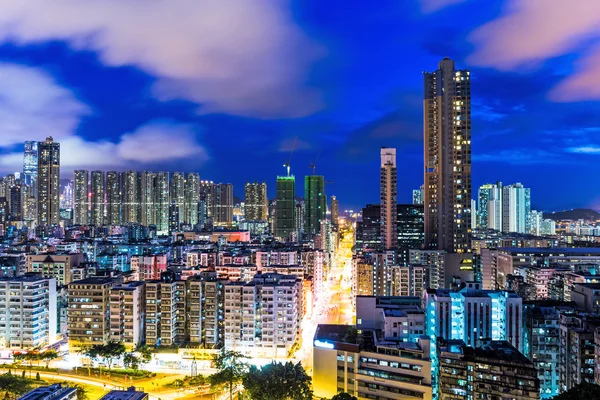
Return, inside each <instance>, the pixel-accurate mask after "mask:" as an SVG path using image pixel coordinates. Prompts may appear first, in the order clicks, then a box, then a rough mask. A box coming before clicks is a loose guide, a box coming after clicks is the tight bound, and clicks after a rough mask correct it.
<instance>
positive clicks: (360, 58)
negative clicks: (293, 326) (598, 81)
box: [0, 0, 599, 210]
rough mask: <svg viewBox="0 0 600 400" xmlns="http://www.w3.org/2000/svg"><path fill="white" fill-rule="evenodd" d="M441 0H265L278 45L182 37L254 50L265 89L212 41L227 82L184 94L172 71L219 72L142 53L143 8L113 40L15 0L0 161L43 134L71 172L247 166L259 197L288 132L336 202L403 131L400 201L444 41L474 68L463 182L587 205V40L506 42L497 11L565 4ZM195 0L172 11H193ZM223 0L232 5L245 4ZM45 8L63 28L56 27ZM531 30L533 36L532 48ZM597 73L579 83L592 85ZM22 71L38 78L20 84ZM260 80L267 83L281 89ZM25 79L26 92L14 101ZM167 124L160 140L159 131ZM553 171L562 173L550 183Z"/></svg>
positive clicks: (187, 76) (3, 45)
mask: <svg viewBox="0 0 600 400" xmlns="http://www.w3.org/2000/svg"><path fill="white" fill-rule="evenodd" d="M451 3H459V4H450V5H448V6H447V7H442V5H443V4H448V2H447V1H446V2H435V1H432V0H429V1H425V0H423V1H422V2H418V1H414V2H403V3H402V5H398V4H396V2H386V1H384V2H382V4H381V7H380V8H378V10H370V9H369V8H366V7H365V6H363V5H361V4H360V3H359V2H351V3H350V4H349V5H348V6H349V7H348V10H347V11H346V12H345V13H344V15H343V18H338V17H337V16H336V14H335V13H333V12H332V11H331V9H330V7H328V6H327V5H326V4H323V3H315V2H311V1H309V2H303V3H302V4H299V3H292V7H291V10H292V14H293V15H290V10H288V9H283V10H282V9H279V8H277V6H264V7H274V9H273V10H269V11H272V14H269V13H265V15H267V14H268V15H270V16H269V17H267V16H263V15H257V20H259V21H261V22H264V25H265V26H273V27H274V28H273V29H281V30H282V31H284V32H285V34H284V35H282V37H283V38H286V39H288V41H287V42H286V41H285V40H284V42H285V43H286V44H285V45H284V44H282V43H279V42H275V43H270V44H272V46H270V47H269V46H267V47H268V50H264V49H263V52H262V53H261V52H258V51H257V52H256V53H257V54H258V55H259V56H260V57H262V59H263V60H266V61H267V64H269V65H265V63H264V62H263V61H261V60H257V58H259V57H256V55H255V54H253V50H256V46H255V42H254V41H252V40H251V39H248V50H249V51H247V52H245V51H244V52H242V53H241V54H238V53H235V51H236V50H235V49H232V48H231V46H227V45H228V44H229V42H228V40H227V39H224V38H223V37H222V36H223V35H221V33H222V32H220V31H219V30H218V29H216V32H211V34H208V35H203V39H202V40H201V41H199V43H198V46H197V47H199V48H200V49H198V48H196V47H193V43H190V42H189V41H183V42H182V43H181V45H182V46H183V47H184V48H186V49H188V48H193V49H194V50H197V51H199V52H202V51H204V49H205V48H206V47H209V48H210V46H209V45H210V44H215V45H218V44H222V45H223V46H222V47H223V48H225V49H226V51H227V52H228V53H227V54H231V53H233V55H239V56H240V57H241V59H243V60H244V61H248V62H247V63H246V64H245V65H244V67H246V66H247V65H248V66H252V67H254V68H255V70H256V71H257V72H258V73H259V74H260V73H264V74H265V75H269V76H271V77H272V79H271V80H269V79H267V80H266V81H267V82H263V81H262V80H260V81H259V82H257V86H258V87H259V89H260V90H257V89H256V88H255V87H252V88H246V87H243V85H238V82H239V81H240V80H242V81H243V80H244V79H245V78H246V76H245V75H244V74H245V70H246V68H244V69H243V70H242V71H239V68H236V67H239V66H237V65H231V64H227V63H228V61H221V62H222V63H223V62H225V63H226V64H225V65H222V64H219V62H218V60H213V59H209V60H210V61H214V66H217V67H222V68H219V69H220V70H226V71H227V74H225V78H223V79H224V80H225V81H220V80H219V79H215V84H220V85H222V86H223V87H225V88H228V91H227V92H228V93H227V94H226V95H225V94H224V95H222V96H219V95H218V94H217V93H215V90H214V87H212V84H211V85H210V87H201V89H203V90H193V91H194V93H192V94H190V93H188V92H186V90H185V88H182V86H185V83H190V82H191V83H193V85H192V86H193V87H194V89H196V88H198V87H200V86H201V85H202V83H199V82H201V81H202V78H205V77H206V76H207V75H209V76H210V74H211V73H213V72H212V71H211V70H207V69H206V68H205V67H201V66H198V67H190V69H188V70H181V69H180V68H179V69H178V66H179V65H188V64H193V63H190V62H189V61H190V60H188V59H185V60H182V59H181V58H179V57H176V56H174V55H172V54H170V53H166V51H167V49H163V48H162V47H161V48H159V49H157V52H156V58H153V59H145V58H144V56H138V55H139V54H145V53H144V52H143V51H139V52H136V51H133V52H131V51H130V50H141V49H143V46H145V44H144V43H147V40H146V39H147V38H146V37H145V34H144V35H142V33H145V32H147V29H145V27H144V26H142V25H140V26H135V27H132V29H133V34H131V35H129V36H128V41H127V42H126V43H114V42H113V41H112V40H110V33H114V32H116V33H119V32H121V30H122V29H124V28H123V25H122V24H121V23H120V22H118V21H114V22H110V21H105V20H102V19H101V20H100V21H97V20H93V19H92V18H91V17H90V14H89V11H88V10H85V9H74V10H71V11H70V13H69V14H71V15H73V16H74V18H78V20H80V21H81V29H80V30H79V31H77V30H74V29H71V28H70V26H72V25H73V22H72V21H71V20H70V19H68V20H61V18H63V17H60V16H56V17H54V18H53V19H50V20H48V26H47V27H45V28H44V29H40V31H39V32H36V33H35V34H33V33H32V32H31V31H30V29H31V28H30V27H29V25H27V24H26V22H28V21H31V20H32V19H34V16H32V15H29V14H28V13H26V12H25V13H24V14H23V18H22V20H20V21H23V22H22V23H13V22H14V21H15V20H16V18H17V15H21V14H19V9H18V7H17V6H14V7H15V8H13V7H11V8H10V10H7V12H6V13H5V15H3V16H2V17H1V18H2V21H3V22H6V24H4V25H2V26H3V28H2V29H1V30H0V62H1V65H0V67H1V68H2V72H3V74H2V76H3V77H4V78H5V80H6V82H4V81H3V82H1V84H2V86H3V87H5V91H4V93H5V98H4V99H3V101H2V104H1V105H2V109H3V110H4V111H5V117H4V121H5V124H6V125H3V126H4V127H5V128H3V129H4V130H3V135H2V139H0V154H2V157H1V159H2V162H0V172H2V174H7V173H12V172H15V171H18V170H20V169H21V168H20V165H22V147H21V146H22V142H23V141H24V140H28V139H31V140H38V141H42V140H43V139H44V138H45V137H46V136H53V137H55V139H56V140H57V141H58V142H60V143H61V144H62V160H61V161H62V166H61V167H62V171H63V175H64V176H69V177H70V176H71V174H72V171H73V170H75V169H88V170H96V169H100V170H118V171H123V170H126V169H136V170H153V171H184V172H198V173H200V176H201V179H209V180H213V181H215V182H231V183H233V185H234V190H235V194H236V195H237V196H238V197H242V195H243V184H244V183H245V182H247V181H248V182H252V181H261V182H262V181H264V182H267V183H269V198H274V197H275V178H274V177H275V176H276V175H277V174H282V172H281V171H282V170H283V168H282V166H281V165H282V164H283V163H284V162H285V161H286V159H287V157H288V155H289V150H290V147H291V144H292V143H293V141H294V138H295V137H298V142H297V143H298V144H297V148H296V150H295V153H294V158H293V160H292V173H294V174H295V175H296V176H297V177H298V179H297V182H296V185H297V188H296V190H297V191H298V192H300V191H301V186H298V185H301V182H300V181H301V180H300V179H299V178H300V177H302V176H304V175H309V174H310V172H311V170H310V164H311V161H315V159H316V158H317V157H318V154H319V151H320V150H321V149H322V152H321V153H322V154H321V156H320V158H319V160H318V163H317V166H316V172H317V173H318V174H322V175H324V176H325V178H326V179H327V180H331V181H333V182H335V183H334V184H333V185H332V186H330V187H329V189H328V193H329V194H335V195H336V196H337V198H338V200H339V201H340V206H341V208H342V209H347V208H354V209H357V208H359V207H361V206H363V205H364V204H368V203H373V202H376V201H377V192H378V188H377V182H376V180H377V178H376V177H377V165H378V155H377V151H378V149H379V148H380V147H381V146H388V147H394V148H397V149H398V171H399V173H401V174H402V176H403V179H402V180H399V188H398V200H399V202H402V203H409V202H410V191H411V190H412V189H415V188H418V187H419V186H420V184H421V183H422V173H421V170H420V168H421V165H422V151H421V148H422V147H421V146H422V136H423V134H422V101H421V99H422V89H423V88H422V81H421V76H420V74H421V71H424V70H425V71H431V70H434V69H435V66H436V65H437V63H438V62H439V60H440V59H442V58H443V57H446V56H448V57H451V58H452V59H454V60H455V61H456V65H457V68H460V69H470V70H471V71H472V76H473V105H472V111H473V116H472V118H473V182H472V184H473V186H474V187H479V186H481V185H483V184H485V183H491V182H496V181H503V182H522V183H523V184H524V185H525V186H527V187H530V188H531V189H532V193H534V194H535V196H534V198H535V203H534V204H533V207H535V208H536V209H541V210H558V209H565V208H571V207H575V206H581V207H586V206H592V207H595V208H598V204H599V201H598V191H597V189H596V188H597V187H598V184H597V183H598V179H597V178H596V176H595V174H593V173H592V171H593V167H594V165H595V163H596V162H597V158H598V148H599V146H598V143H597V141H598V140H597V138H596V134H597V126H598V122H599V121H598V117H596V114H597V113H595V112H594V111H593V110H594V108H595V107H597V101H596V100H595V97H594V96H595V94H594V92H593V90H592V89H589V90H588V89H587V87H586V86H582V87H581V88H580V87H579V86H577V85H578V84H577V82H588V81H586V80H585V79H587V78H586V77H587V76H588V75H586V71H587V69H586V67H585V65H586V64H585V63H584V62H583V61H584V60H585V57H587V56H590V54H589V53H588V52H585V51H582V50H578V49H577V48H576V47H575V46H576V44H575V43H577V41H576V40H573V43H570V44H569V45H568V46H559V44H558V39H556V38H554V37H552V38H541V37H538V36H536V35H527V36H528V38H529V39H528V41H527V42H525V43H523V47H524V50H523V51H522V52H517V51H516V50H513V49H511V48H507V46H508V44H509V42H510V43H512V42H514V40H509V38H507V39H506V40H503V39H502V37H503V36H502V35H501V33H499V29H498V28H499V27H501V26H502V25H503V24H505V23H506V21H514V22H515V24H518V26H523V27H524V28H523V29H524V31H525V32H529V31H527V26H538V25H536V23H538V22H539V23H543V24H549V26H556V25H559V26H560V29H561V31H560V32H561V33H562V36H564V37H573V30H574V28H572V27H570V26H566V25H564V24H561V23H560V21H555V22H556V23H554V24H553V21H551V20H547V18H546V17H544V15H546V14H547V13H543V12H537V13H536V12H535V10H534V9H532V10H529V9H523V10H521V9H515V10H512V9H511V8H510V5H511V4H512V3H513V1H507V0H504V1H491V2H489V3H488V4H489V6H488V7H480V6H479V5H477V2H474V1H463V2H451ZM433 4H438V7H435V6H433ZM195 7H196V6H189V5H188V6H187V9H186V8H185V7H182V8H181V9H179V10H175V11H174V12H175V13H180V12H182V11H183V10H184V9H185V11H186V12H190V13H191V12H193V11H196V9H195ZM532 7H533V6H532ZM552 7H558V6H557V5H552ZM591 7H595V5H593V4H592V5H591ZM222 8H223V9H222V12H223V13H226V15H228V14H227V13H232V14H234V16H237V17H238V18H239V15H238V12H239V11H238V12H236V11H232V10H230V9H229V7H227V6H222ZM259 10H263V9H262V8H260V7H257V10H256V11H251V12H258V11H259ZM511 10H512V11H511ZM263 11H264V10H263ZM563 11H564V13H572V12H574V11H572V10H569V9H567V10H563ZM121 12H133V10H130V9H128V10H123V9H121V6H119V5H115V6H113V7H110V8H109V9H108V10H107V13H106V15H111V13H119V14H120V13H121ZM561 13H562V12H559V13H557V15H561ZM550 14H552V13H550ZM590 14H594V13H593V12H590ZM252 15H255V14H252ZM552 15H554V14H552ZM569 15H570V14H569ZM65 18H66V17H65ZM69 18H70V17H69ZM261 18H267V19H268V18H274V20H267V21H262V20H261ZM541 18H544V20H543V21H541V20H540V19H541ZM452 21H460V25H459V24H458V23H454V22H452ZM156 22H157V24H158V22H161V24H159V25H160V27H161V28H160V29H157V32H156V34H158V35H160V34H161V32H164V29H167V28H168V23H166V22H165V23H163V22H164V21H156ZM181 25H182V27H186V26H187V25H185V24H181ZM358 25H360V26H361V29H358V30H357V29H355V27H356V26H358ZM55 26H64V27H65V29H64V30H60V32H61V33H57V32H58V30H57V29H54V28H53V27H55ZM586 26H587V25H586ZM241 28H243V29H241V31H242V32H244V33H247V32H251V33H255V35H254V36H252V38H255V37H261V35H262V34H264V31H263V28H261V27H257V26H255V25H254V24H250V23H246V24H242V26H241ZM189 29H190V31H188V33H194V32H195V31H194V30H193V29H194V28H193V27H189ZM582 29H584V28H582ZM590 29H592V28H590ZM97 31H102V32H103V33H102V34H101V35H100V36H101V37H102V38H105V39H106V40H107V41H106V46H103V47H102V48H100V47H99V46H96V44H95V43H94V42H93V41H91V42H89V43H87V42H86V43H85V44H82V43H83V42H85V41H81V40H79V39H81V38H82V37H85V35H87V34H89V32H97ZM415 32H421V33H420V34H419V35H418V36H415ZM534 33H535V32H534ZM104 35H106V36H104ZM34 36H35V38H36V39H35V40H34V39H33V37H34ZM117 36H118V35H117ZM189 36H190V37H193V35H189ZM273 36H277V35H273ZM558 36H560V35H558ZM9 37H10V38H13V37H15V38H19V39H21V40H15V41H14V42H12V41H10V40H9V39H7V38H9ZM442 37H443V38H444V40H443V41H442V40H440V38H442ZM219 40H220V41H221V42H219ZM273 40H275V39H273ZM223 42H226V43H223ZM542 42H543V43H542ZM74 43H79V44H78V45H74ZM288 43H292V44H294V45H297V46H296V48H297V49H298V51H297V52H296V53H297V54H296V53H295V54H293V55H292V56H288V54H287V53H286V51H287V50H286V49H287V44H288ZM540 43H542V44H544V45H545V46H544V47H543V50H539V51H538V52H534V51H529V50H532V49H537V48H538V47H539V46H537V45H538V44H540ZM292 47H293V46H292ZM133 53H135V54H136V55H131V54H133ZM315 53H316V54H315ZM190 54H192V55H193V54H195V53H193V52H190ZM499 54H504V57H505V58H501V57H500V56H499ZM532 54H533V55H532ZM240 57H238V58H235V57H232V58H233V59H236V60H239V59H240ZM225 58H227V57H225ZM274 59H277V60H280V62H281V63H283V62H282V61H281V60H286V61H285V63H284V64H285V65H286V66H289V68H281V69H282V70H284V71H280V70H278V69H277V70H275V69H276V68H275V67H273V64H277V63H273V62H270V61H272V60H274ZM229 63H232V62H231V61H229ZM209 64H210V63H209ZM278 65H280V64H278ZM523 66H525V67H526V68H522V67H523ZM241 78H244V79H241ZM578 79H581V81H578ZM592 83H593V82H591V83H590V84H589V85H587V86H589V87H590V88H593V87H595V86H594V85H593V84H592ZM31 85H34V87H35V88H36V90H35V91H34V90H32V91H29V90H23V88H28V87H30V86H31ZM270 85H271V86H270ZM574 85H575V86H574ZM582 85H583V84H582ZM574 87H575V89H577V88H579V90H575V89H574ZM509 88H510V89H509ZM246 89H247V92H244V90H246ZM267 89H269V90H267ZM197 93H201V94H197ZM265 93H269V94H270V93H278V94H279V95H280V96H276V97H278V98H279V100H278V102H273V101H271V100H270V99H271V97H272V96H270V95H267V94H265ZM314 93H317V95H316V96H312V94H314ZM561 94H562V95H561ZM19 96H34V97H26V98H25V101H19V99H20V98H21V97H19ZM314 97H317V98H318V99H319V98H320V101H315V100H314ZM248 98H251V99H252V101H248V100H247V99H248ZM33 100H35V101H33ZM24 104H29V106H30V107H24ZM199 108H200V112H199V113H198V110H199ZM41 111H44V112H41ZM3 115H4V114H3ZM166 138H169V141H168V142H166V140H167V139H166ZM163 142H164V143H169V146H159V145H158V144H156V143H163ZM232 144H235V146H233V145H232ZM17 154H18V155H19V157H17V156H16V155H17ZM248 163H250V164H251V165H252V167H251V168H247V165H248ZM86 164H87V165H86ZM356 179H359V180H360V181H362V182H364V185H366V186H365V190H362V191H359V192H356V191H353V190H352V189H351V188H352V183H353V182H354V181H356ZM555 182H560V184H561V188H562V190H560V191H556V190H554V189H553V187H554V183H555ZM555 192H556V193H555Z"/></svg>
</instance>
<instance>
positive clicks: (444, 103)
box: [423, 58, 471, 253]
mask: <svg viewBox="0 0 600 400" xmlns="http://www.w3.org/2000/svg"><path fill="white" fill-rule="evenodd" d="M424 89H425V93H424V101H423V111H424V121H425V124H424V145H425V146H424V147H425V151H424V153H425V154H424V164H425V165H424V167H425V168H424V178H425V199H424V205H425V246H426V247H427V248H434V249H443V250H446V251H448V252H457V253H462V252H464V251H466V250H467V249H468V248H469V228H470V223H471V216H470V206H471V81H470V72H469V71H468V70H456V69H455V68H454V61H452V60H450V59H449V58H444V59H443V60H442V61H440V63H439V69H438V70H437V71H434V72H431V73H425V74H424Z"/></svg>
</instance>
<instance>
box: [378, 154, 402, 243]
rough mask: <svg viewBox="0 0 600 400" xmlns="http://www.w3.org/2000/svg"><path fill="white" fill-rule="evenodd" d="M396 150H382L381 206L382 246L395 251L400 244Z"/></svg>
mask: <svg viewBox="0 0 600 400" xmlns="http://www.w3.org/2000/svg"><path fill="white" fill-rule="evenodd" d="M396 179H397V172H396V149H390V148H387V147H384V148H382V149H381V170H380V192H379V193H380V204H381V209H380V211H381V218H380V223H381V244H382V245H383V248H385V249H395V248H396V245H397V244H398V236H397V234H398V233H397V227H396V218H397V217H398V215H397V209H396V207H397V206H396V200H397V195H396V192H397V190H398V185H397V182H396Z"/></svg>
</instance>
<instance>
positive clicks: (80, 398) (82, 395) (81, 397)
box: [62, 382, 89, 400]
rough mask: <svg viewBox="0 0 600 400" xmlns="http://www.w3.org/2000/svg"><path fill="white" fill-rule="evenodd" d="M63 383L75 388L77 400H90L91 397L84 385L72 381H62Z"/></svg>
mask: <svg viewBox="0 0 600 400" xmlns="http://www.w3.org/2000/svg"><path fill="white" fill-rule="evenodd" d="M62 385H63V386H67V387H70V388H73V389H75V391H76V394H77V400H88V399H89V397H88V395H87V390H86V389H85V388H84V387H83V386H81V385H78V384H76V383H72V382H62Z"/></svg>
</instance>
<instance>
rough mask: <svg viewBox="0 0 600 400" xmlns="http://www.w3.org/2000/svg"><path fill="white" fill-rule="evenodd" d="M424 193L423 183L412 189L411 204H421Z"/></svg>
mask: <svg viewBox="0 0 600 400" xmlns="http://www.w3.org/2000/svg"><path fill="white" fill-rule="evenodd" d="M424 195H425V188H424V187H423V185H421V187H420V188H419V189H418V190H413V191H412V203H413V204H423V197H424Z"/></svg>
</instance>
